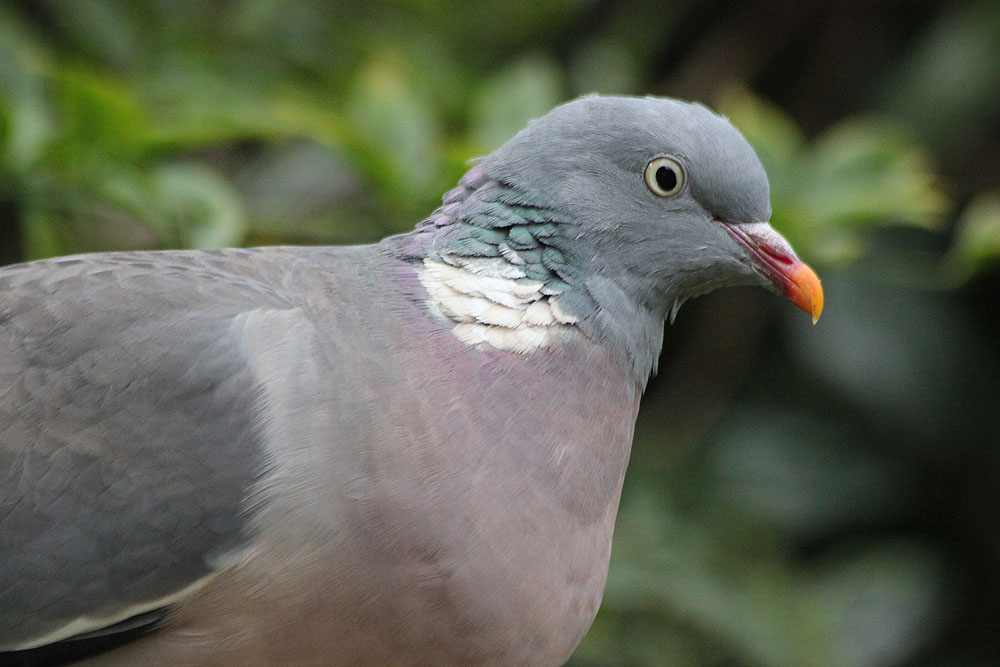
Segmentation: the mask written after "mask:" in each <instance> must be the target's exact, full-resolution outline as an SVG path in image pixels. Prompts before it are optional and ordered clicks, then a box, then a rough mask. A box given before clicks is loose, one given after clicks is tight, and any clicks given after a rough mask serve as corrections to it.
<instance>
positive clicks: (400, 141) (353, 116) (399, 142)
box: [346, 60, 439, 197]
mask: <svg viewBox="0 0 1000 667" xmlns="http://www.w3.org/2000/svg"><path fill="white" fill-rule="evenodd" d="M347 115H348V119H349V121H350V122H351V124H352V125H353V129H354V131H355V132H356V134H357V138H358V140H359V143H358V144H357V145H348V146H346V148H347V149H348V150H349V151H351V152H352V153H353V157H354V158H355V159H356V160H358V161H359V163H360V166H361V167H362V168H363V169H364V171H365V173H366V174H367V175H368V176H369V177H370V178H372V179H373V180H374V182H375V184H376V186H379V187H384V188H387V189H388V190H389V191H391V192H395V193H397V194H399V195H400V196H403V197H408V196H409V197H412V196H426V192H427V188H428V186H430V185H431V184H432V183H434V182H435V180H436V178H437V175H438V169H439V164H438V160H437V159H436V157H435V156H436V155H437V143H438V134H439V130H438V126H437V119H436V118H435V116H434V112H433V110H432V109H431V107H430V105H429V104H427V102H426V101H425V100H424V99H423V98H422V97H421V96H420V95H418V94H417V93H416V91H414V90H413V89H412V88H411V87H410V83H409V81H408V80H407V79H406V76H405V73H404V71H403V69H402V68H401V67H398V66H396V65H394V64H392V63H390V62H388V61H384V60H380V61H376V62H372V63H369V64H368V66H366V67H365V68H363V69H362V70H361V72H360V74H359V76H358V79H357V82H356V84H355V87H354V90H353V91H352V93H351V95H350V103H349V106H348V114H347Z"/></svg>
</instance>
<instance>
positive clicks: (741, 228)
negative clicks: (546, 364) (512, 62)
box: [480, 96, 823, 322]
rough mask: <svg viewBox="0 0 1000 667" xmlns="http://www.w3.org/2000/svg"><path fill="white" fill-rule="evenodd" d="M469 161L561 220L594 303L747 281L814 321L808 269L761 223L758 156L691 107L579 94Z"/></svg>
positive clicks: (766, 210)
mask: <svg viewBox="0 0 1000 667" xmlns="http://www.w3.org/2000/svg"><path fill="white" fill-rule="evenodd" d="M480 167H481V169H482V171H483V173H484V174H486V175H488V176H489V177H490V178H492V179H495V180H497V181H500V182H503V183H507V184H509V185H510V186H511V187H513V188H516V189H517V190H519V191H523V192H526V193H529V194H530V195H531V198H532V199H533V200H536V201H540V202H545V203H546V205H547V206H549V207H551V208H552V209H553V210H554V211H556V212H558V213H559V214H560V215H562V216H564V217H565V218H566V219H567V220H570V221H572V225H573V232H574V238H575V239H576V240H577V241H578V243H576V244H575V245H574V246H573V247H575V248H577V249H578V253H577V258H576V261H577V262H582V263H584V264H586V267H585V268H583V269H582V271H581V274H582V276H583V280H585V281H586V288H587V290H589V291H590V292H591V293H592V294H593V295H594V297H595V298H596V300H597V301H598V302H605V301H607V300H610V299H614V298H621V297H627V298H632V299H636V300H638V301H639V302H640V303H641V305H642V306H643V307H645V308H648V309H649V310H651V311H653V312H656V313H658V314H663V315H666V313H667V312H668V309H671V308H676V306H678V305H679V304H680V303H681V302H683V300H685V299H687V298H688V297H692V296H696V295H698V294H703V293H705V292H708V291H711V290H713V289H715V288H717V287H723V286H727V285H741V284H742V285H747V284H749V285H762V286H766V287H769V288H771V289H774V290H776V291H779V292H781V293H783V294H785V295H786V296H787V297H788V298H790V299H791V300H792V301H793V302H794V303H795V304H796V305H797V306H799V307H800V308H801V309H803V310H804V311H806V312H807V313H809V314H810V315H811V316H812V317H813V321H814V322H815V320H816V319H818V318H819V315H820V312H821V310H822V307H823V292H822V289H821V287H820V283H819V280H818V278H817V277H816V274H815V273H814V272H813V271H812V270H811V269H810V268H809V267H808V266H806V265H805V264H804V263H802V262H801V261H799V260H798V258H797V257H796V255H795V253H794V252H793V250H792V248H791V246H790V245H789V244H788V242H787V241H785V239H784V238H782V237H781V236H780V235H779V234H778V233H777V232H775V231H774V230H773V229H771V227H770V226H769V225H768V224H767V221H768V219H769V218H770V215H771V205H770V200H769V199H770V198H769V187H768V181H767V174H766V173H765V172H764V168H763V166H762V165H761V163H760V160H758V158H757V156H756V154H755V153H754V151H753V149H752V148H751V147H750V145H749V144H748V143H747V142H746V140H745V139H744V138H743V137H742V135H740V133H739V132H738V131H737V130H736V129H735V128H734V127H733V126H732V125H731V124H730V123H729V122H728V121H727V120H726V119H725V118H722V117H721V116H719V115H717V114H715V113H713V112H712V111H710V110H708V109H706V108H705V107H703V106H700V105H698V104H689V103H685V102H680V101H676V100H671V99H664V98H653V97H646V98H631V97H630V98H625V97H598V96H590V97H584V98H581V99H577V100H575V101H572V102H569V103H567V104H564V105H562V106H560V107H557V108H556V109H554V110H553V111H551V112H550V113H548V114H547V115H545V116H544V117H542V118H540V119H538V120H535V121H533V122H532V123H531V124H530V125H529V126H528V127H526V128H525V129H524V130H522V131H521V132H520V133H518V134H517V135H516V136H515V137H514V138H512V139H511V140H510V141H508V142H507V143H506V144H504V145H503V146H502V147H501V148H500V149H498V150H497V151H496V152H494V153H493V154H491V155H490V156H488V157H487V158H485V159H484V160H483V161H482V162H481V164H480ZM602 292H603V294H602ZM619 293H620V294H619ZM670 312H673V311H670Z"/></svg>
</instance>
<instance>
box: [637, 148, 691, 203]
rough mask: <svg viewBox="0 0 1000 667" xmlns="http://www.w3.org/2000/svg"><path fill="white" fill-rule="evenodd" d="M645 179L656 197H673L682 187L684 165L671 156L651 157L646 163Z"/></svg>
mask: <svg viewBox="0 0 1000 667" xmlns="http://www.w3.org/2000/svg"><path fill="white" fill-rule="evenodd" d="M645 179H646V187H648V188H649V189H650V190H651V191H652V193H653V194H654V195H656V196H657V197H673V196H674V195H676V194H677V193H678V192H680V191H681V189H682V188H683V187H684V181H685V176H684V167H683V166H681V163H680V162H678V161H677V160H675V159H673V158H671V157H658V158H653V159H652V160H650V161H649V164H647V165H646V172H645Z"/></svg>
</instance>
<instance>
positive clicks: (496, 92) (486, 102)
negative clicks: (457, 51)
mask: <svg viewBox="0 0 1000 667" xmlns="http://www.w3.org/2000/svg"><path fill="white" fill-rule="evenodd" d="M561 79H562V77H561V73H560V70H559V68H558V66H557V65H556V64H555V63H554V62H552V61H551V60H549V59H548V58H545V57H543V56H537V55H536V56H527V57H525V58H522V59H521V60H518V61H516V62H514V63H513V64H511V65H510V66H508V67H507V68H505V69H503V70H501V71H500V72H498V73H497V74H495V75H494V76H493V77H492V78H491V79H489V80H488V81H487V82H486V83H485V84H484V85H483V86H482V87H481V88H480V89H479V91H478V93H477V94H476V98H475V100H473V104H472V137H473V141H474V142H475V144H476V146H477V148H478V152H479V153H481V154H485V153H489V152H490V151H493V150H495V149H496V148H499V147H500V145H501V144H502V143H503V142H505V141H507V140H508V139H510V138H511V137H512V136H514V135H515V134H516V133H517V132H518V131H520V130H521V129H522V128H523V127H524V126H525V125H526V124H527V122H528V121H529V120H532V119H533V118H538V117H539V116H543V115H545V114H546V113H547V112H548V111H549V110H550V109H551V108H552V107H554V106H555V105H556V104H558V103H559V101H560V100H561V99H562V83H561Z"/></svg>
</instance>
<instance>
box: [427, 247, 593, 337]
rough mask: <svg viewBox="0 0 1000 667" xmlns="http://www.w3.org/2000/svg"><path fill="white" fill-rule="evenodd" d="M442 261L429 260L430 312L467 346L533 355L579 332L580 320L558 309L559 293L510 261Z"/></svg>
mask: <svg viewBox="0 0 1000 667" xmlns="http://www.w3.org/2000/svg"><path fill="white" fill-rule="evenodd" d="M442 259H443V260H444V261H438V260H435V259H430V258H425V259H424V266H423V268H422V269H420V273H419V276H420V282H421V283H422V284H423V286H424V289H426V290H427V294H429V295H430V299H428V301H427V303H428V305H429V306H430V308H431V311H432V312H434V313H435V314H437V315H439V316H441V317H442V318H444V319H447V320H450V321H451V322H453V323H454V326H453V327H452V329H451V332H452V333H453V334H454V335H455V337H456V338H458V339H459V340H460V341H462V342H463V343H465V344H466V345H473V346H475V347H477V348H479V349H482V348H483V347H484V346H486V345H489V346H491V347H495V348H497V349H499V350H506V351H508V352H515V353H517V354H529V353H531V352H533V351H534V350H536V349H538V348H544V347H548V346H549V345H551V344H552V343H553V342H554V341H556V340H558V339H559V338H561V337H564V336H567V335H570V334H572V333H574V332H575V331H576V327H574V326H572V325H573V324H575V323H576V321H577V319H576V318H575V317H573V316H572V315H569V314H568V313H566V312H565V311H564V310H563V309H562V308H561V307H560V306H559V300H558V295H559V292H556V291H553V290H551V289H549V288H548V287H546V285H545V283H542V282H540V281H536V280H527V279H526V276H525V273H524V271H522V270H521V269H520V268H518V267H517V266H515V265H513V264H511V263H510V262H508V261H507V260H505V259H502V258H499V257H495V258H480V257H458V256H456V255H445V256H443V257H442Z"/></svg>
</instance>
